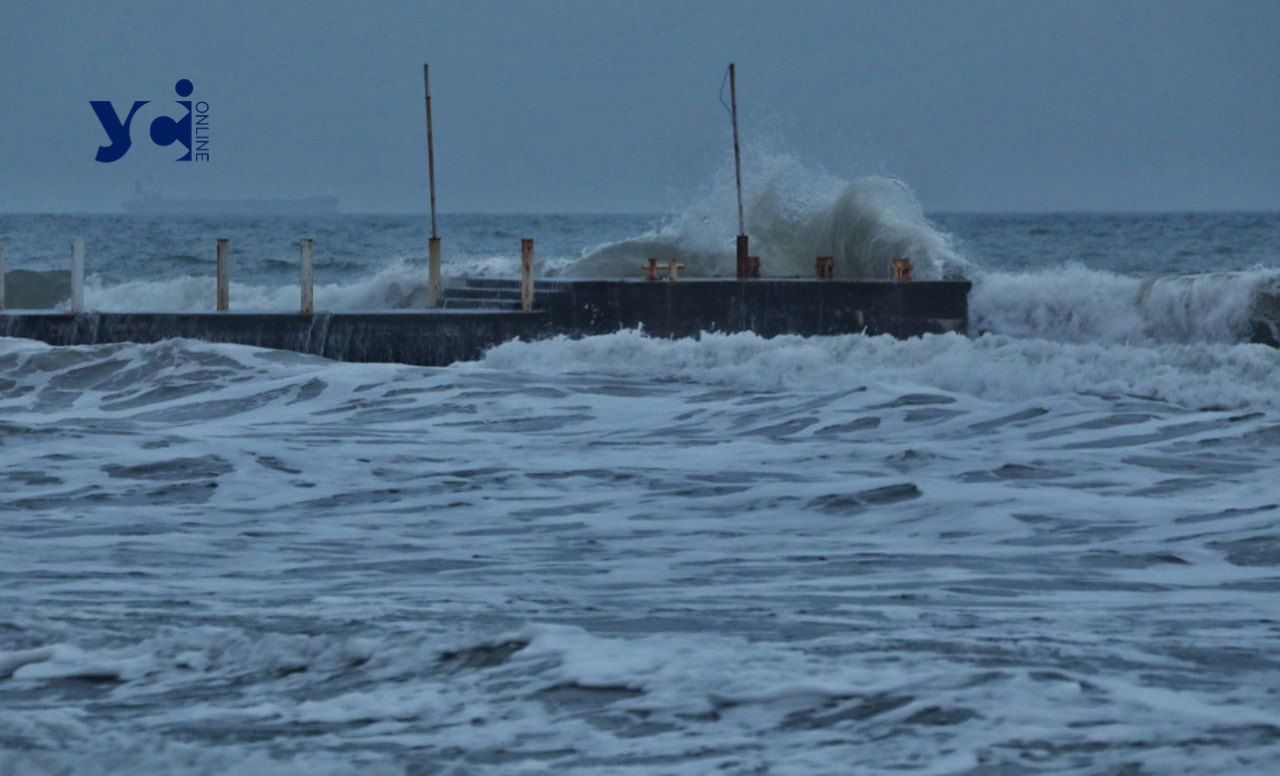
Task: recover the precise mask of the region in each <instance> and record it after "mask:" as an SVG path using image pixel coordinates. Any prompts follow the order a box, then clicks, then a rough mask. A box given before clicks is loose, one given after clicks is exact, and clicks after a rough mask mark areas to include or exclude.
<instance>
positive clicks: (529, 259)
mask: <svg viewBox="0 0 1280 776" xmlns="http://www.w3.org/2000/svg"><path fill="white" fill-rule="evenodd" d="M520 309H521V310H524V311H525V312H526V313H527V312H529V311H531V310H533V238H532V237H525V238H522V239H521V240H520Z"/></svg>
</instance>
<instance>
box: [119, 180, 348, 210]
mask: <svg viewBox="0 0 1280 776" xmlns="http://www.w3.org/2000/svg"><path fill="white" fill-rule="evenodd" d="M122 207H123V209H124V212H126V213H129V214H135V215H295V216H302V215H306V216H312V215H331V214H336V213H337V212H338V198H337V197H333V196H325V197H299V198H296V199H170V198H168V197H166V196H164V195H162V194H159V193H157V192H153V191H144V190H143V189H142V188H141V187H140V186H139V187H135V189H134V196H133V199H128V200H125V201H124V203H123V205H122Z"/></svg>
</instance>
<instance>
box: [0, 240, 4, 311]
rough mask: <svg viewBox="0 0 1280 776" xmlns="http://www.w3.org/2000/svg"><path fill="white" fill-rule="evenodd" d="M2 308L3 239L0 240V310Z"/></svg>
mask: <svg viewBox="0 0 1280 776" xmlns="http://www.w3.org/2000/svg"><path fill="white" fill-rule="evenodd" d="M3 309H4V240H0V310H3Z"/></svg>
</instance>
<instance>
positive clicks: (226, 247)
mask: <svg viewBox="0 0 1280 776" xmlns="http://www.w3.org/2000/svg"><path fill="white" fill-rule="evenodd" d="M217 277H218V312H220V313H223V312H226V311H227V310H228V309H230V308H231V240H230V239H228V238H226V237H219V238H218V269H217Z"/></svg>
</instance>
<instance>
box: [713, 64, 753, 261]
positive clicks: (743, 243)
mask: <svg viewBox="0 0 1280 776" xmlns="http://www.w3.org/2000/svg"><path fill="white" fill-rule="evenodd" d="M721 88H722V89H723V88H724V87H721ZM720 94H721V95H723V94H724V92H721V93H720ZM720 99H721V100H723V99H724V97H723V96H722V97H721V98H720ZM722 104H723V103H722ZM729 105H730V108H729V112H730V114H732V116H733V174H734V177H735V179H736V180H737V183H738V243H737V248H738V250H737V254H738V279H739V280H742V279H744V278H747V277H750V275H751V259H750V257H749V256H748V253H750V248H749V247H748V240H747V225H746V219H745V218H744V217H743V215H742V151H741V150H740V148H739V144H738V81H737V78H736V77H735V74H734V67H733V63H732V62H730V63H729Z"/></svg>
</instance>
